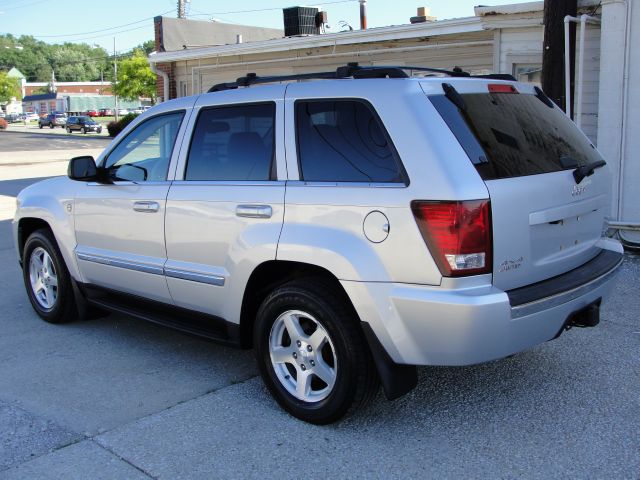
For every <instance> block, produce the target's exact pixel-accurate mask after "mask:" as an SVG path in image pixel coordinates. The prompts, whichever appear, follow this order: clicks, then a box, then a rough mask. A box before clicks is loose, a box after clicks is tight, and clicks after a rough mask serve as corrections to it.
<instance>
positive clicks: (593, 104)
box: [573, 24, 600, 143]
mask: <svg viewBox="0 0 640 480" xmlns="http://www.w3.org/2000/svg"><path fill="white" fill-rule="evenodd" d="M579 41H580V27H578V29H577V34H576V90H575V95H574V98H573V108H574V112H577V109H578V90H577V88H578V81H579V78H578V65H579V59H580V48H579ZM583 75H584V76H583V81H582V115H581V117H582V119H581V120H582V131H583V132H584V133H585V135H586V136H587V137H589V139H590V140H591V141H592V142H594V143H595V142H596V140H597V136H598V90H599V87H600V26H599V25H592V24H587V29H586V30H585V42H584V74H583ZM576 122H577V118H576Z"/></svg>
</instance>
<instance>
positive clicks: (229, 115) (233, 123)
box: [184, 103, 275, 181]
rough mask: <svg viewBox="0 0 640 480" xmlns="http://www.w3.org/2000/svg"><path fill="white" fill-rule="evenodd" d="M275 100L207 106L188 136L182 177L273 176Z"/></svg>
mask: <svg viewBox="0 0 640 480" xmlns="http://www.w3.org/2000/svg"><path fill="white" fill-rule="evenodd" d="M274 125H275V104H274V103H264V104H253V105H236V106H226V107H215V108H207V109H204V110H202V111H201V112H200V115H199V116H198V120H197V122H196V127H195V129H194V132H193V138H192V140H191V147H190V149H189V157H188V159H187V169H186V172H185V176H184V178H185V180H205V181H206V180H212V181H215V180H231V181H242V180H258V181H260V180H269V179H270V178H274V176H275V175H273V174H272V165H273V157H274V154H273V152H274V146H273V143H274Z"/></svg>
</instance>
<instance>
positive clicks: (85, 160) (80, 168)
mask: <svg viewBox="0 0 640 480" xmlns="http://www.w3.org/2000/svg"><path fill="white" fill-rule="evenodd" d="M67 176H68V177H69V178H70V179H71V180H78V181H81V182H92V181H98V168H97V167H96V161H95V160H94V159H93V157H90V156H85V157H74V158H72V159H71V160H70V161H69V167H68V168H67Z"/></svg>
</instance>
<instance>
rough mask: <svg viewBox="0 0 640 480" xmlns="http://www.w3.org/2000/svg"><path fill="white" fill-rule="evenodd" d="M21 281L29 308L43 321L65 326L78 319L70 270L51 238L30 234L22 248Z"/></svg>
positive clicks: (48, 233) (42, 231)
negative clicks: (27, 298) (29, 303)
mask: <svg viewBox="0 0 640 480" xmlns="http://www.w3.org/2000/svg"><path fill="white" fill-rule="evenodd" d="M22 258H23V266H22V278H23V280H24V285H25V288H26V289H27V295H28V296H29V301H30V302H31V306H32V307H33V309H34V310H35V311H36V313H37V314H38V315H39V316H40V318H42V319H43V320H44V321H46V322H49V323H66V322H71V321H73V320H76V319H77V318H78V311H77V309H76V305H75V298H74V295H73V287H72V286H71V277H70V275H69V270H67V266H66V265H65V263H64V259H63V258H62V254H61V253H60V250H59V249H58V245H57V243H56V241H55V239H54V237H53V234H52V233H51V231H50V230H48V229H40V230H36V231H35V232H33V233H32V234H31V235H30V236H29V238H28V239H27V241H26V243H25V245H24V252H23V256H22Z"/></svg>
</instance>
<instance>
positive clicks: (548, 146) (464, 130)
mask: <svg viewBox="0 0 640 480" xmlns="http://www.w3.org/2000/svg"><path fill="white" fill-rule="evenodd" d="M461 97H462V99H463V100H464V104H465V106H466V108H464V109H459V108H457V107H456V106H455V105H454V104H453V103H452V102H451V101H450V100H449V99H448V98H447V97H445V96H444V95H435V96H431V97H429V98H430V99H431V102H432V103H433V105H434V106H435V107H436V109H437V110H438V112H439V113H440V114H441V115H442V117H443V118H444V120H445V121H446V123H447V124H448V125H449V127H450V128H451V130H452V132H453V133H454V135H455V136H456V138H457V139H458V141H459V142H460V144H461V145H462V147H463V148H464V150H465V151H466V152H467V154H468V155H469V158H470V159H471V161H472V162H473V164H474V165H475V166H476V169H477V170H478V173H480V176H481V177H482V178H483V179H484V180H494V179H499V178H510V177H521V176H526V175H537V174H541V173H550V172H557V171H560V170H567V169H574V168H576V167H577V166H580V165H586V164H591V163H593V162H596V161H598V160H601V157H600V155H599V154H598V152H597V151H596V150H595V148H594V147H593V145H591V143H590V142H589V140H587V138H586V137H585V136H584V135H583V134H582V133H581V132H580V130H578V128H577V127H576V125H575V124H574V123H573V122H572V121H571V120H570V119H568V118H567V116H566V115H565V114H564V113H563V112H562V111H561V110H560V109H559V108H558V107H557V106H554V107H553V108H551V107H548V106H547V105H546V104H545V103H544V102H542V101H540V99H538V98H537V97H536V96H535V95H525V94H505V93H493V94H490V93H474V94H463V95H461Z"/></svg>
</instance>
